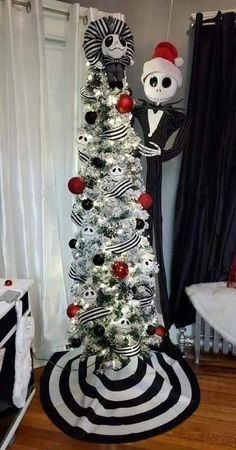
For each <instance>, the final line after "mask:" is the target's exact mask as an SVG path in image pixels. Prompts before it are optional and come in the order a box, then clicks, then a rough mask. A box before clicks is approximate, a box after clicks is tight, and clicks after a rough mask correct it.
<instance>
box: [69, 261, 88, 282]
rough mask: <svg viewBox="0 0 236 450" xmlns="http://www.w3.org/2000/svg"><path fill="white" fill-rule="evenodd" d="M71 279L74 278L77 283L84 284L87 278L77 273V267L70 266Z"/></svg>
mask: <svg viewBox="0 0 236 450" xmlns="http://www.w3.org/2000/svg"><path fill="white" fill-rule="evenodd" d="M68 275H69V277H70V278H72V279H73V280H75V281H80V282H81V283H84V282H85V281H86V280H87V278H86V277H85V276H84V275H80V274H78V273H77V272H76V269H75V267H74V266H73V263H72V265H71V266H70V271H69V274H68Z"/></svg>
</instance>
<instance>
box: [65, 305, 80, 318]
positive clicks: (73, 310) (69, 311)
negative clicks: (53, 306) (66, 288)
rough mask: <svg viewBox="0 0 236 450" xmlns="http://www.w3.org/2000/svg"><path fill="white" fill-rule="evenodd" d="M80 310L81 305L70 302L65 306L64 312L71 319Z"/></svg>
mask: <svg viewBox="0 0 236 450" xmlns="http://www.w3.org/2000/svg"><path fill="white" fill-rule="evenodd" d="M80 310H81V306H79V305H75V304H74V303H71V304H70V305H69V306H68V307H67V310H66V314H67V316H68V317H69V318H70V319H72V318H73V317H75V316H76V314H78V313H79V312H80Z"/></svg>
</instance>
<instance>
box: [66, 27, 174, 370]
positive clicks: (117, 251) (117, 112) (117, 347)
mask: <svg viewBox="0 0 236 450" xmlns="http://www.w3.org/2000/svg"><path fill="white" fill-rule="evenodd" d="M97 22H99V21H97ZM118 22H120V21H118ZM106 23H108V22H106ZM111 23H113V25H114V27H115V24H116V23H117V21H116V22H115V21H113V19H112V21H111ZM122 24H123V25H124V23H123V22H122ZM125 25H126V24H125ZM121 34H122V33H121ZM127 35H128V34H127V30H126V37H127ZM111 36H113V38H112V39H113V40H114V36H115V34H112V35H111ZM87 38H88V39H87V41H88V42H90V40H89V35H88V37H87ZM113 42H114V41H113ZM128 42H130V49H133V47H132V45H131V44H132V39H131V38H130V40H128ZM85 46H86V37H85ZM109 46H110V47H111V38H110V40H109ZM85 50H86V48H85ZM104 53H105V52H104ZM126 53H127V42H126ZM130 53H131V51H130ZM129 55H130V54H129ZM106 57H108V56H106ZM100 59H101V57H100ZM88 65H89V69H88V77H87V82H86V85H85V86H84V87H83V88H82V89H81V98H82V99H83V102H84V113H85V121H86V125H85V126H84V128H83V129H80V130H79V132H78V136H77V139H76V147H77V150H78V157H79V160H80V170H79V174H78V175H77V176H75V177H73V178H71V179H70V181H69V183H68V188H69V190H70V192H71V193H72V194H74V195H75V204H74V206H73V209H72V215H71V218H72V221H73V222H74V223H75V224H76V227H77V231H76V234H75V238H74V239H71V241H70V242H69V245H70V247H71V249H72V255H73V262H72V264H71V267H70V271H69V276H70V277H71V278H72V279H73V280H74V284H73V286H72V289H71V292H72V303H71V304H70V305H69V306H68V309H67V314H68V316H69V318H70V319H71V324H70V337H69V345H70V346H72V347H78V346H80V345H81V346H82V348H83V355H82V356H81V358H84V359H86V358H88V357H89V356H91V355H96V356H97V361H98V363H97V368H98V370H99V371H103V370H104V369H105V368H113V369H120V368H122V367H124V366H125V365H126V364H127V363H128V361H129V358H130V357H132V356H134V355H137V354H140V355H142V356H143V357H148V356H149V354H150V351H151V349H155V350H156V349H158V347H159V345H160V343H161V341H162V338H163V336H164V334H165V329H164V327H163V326H162V325H161V324H160V323H159V320H158V316H157V313H156V309H155V305H154V297H155V274H156V273H157V272H158V263H157V262H156V260H155V256H154V254H153V251H152V248H151V246H150V244H149V241H148V219H149V214H148V212H147V210H148V209H149V208H150V207H151V206H152V198H151V196H150V195H149V194H148V193H146V192H145V187H144V183H143V180H142V177H141V170H142V167H141V163H140V159H139V157H140V153H139V148H140V139H139V137H138V136H137V135H136V133H135V131H134V130H133V128H132V127H131V120H132V108H133V106H134V101H133V99H132V95H131V91H130V89H129V87H128V84H127V82H126V81H122V82H121V81H120V80H118V81H117V80H116V77H115V76H114V79H113V80H112V79H111V74H108V73H107V69H106V68H104V67H103V68H102V69H98V68H97V67H94V65H93V66H92V65H90V64H89V63H88ZM103 65H104V61H103ZM113 75H114V73H113Z"/></svg>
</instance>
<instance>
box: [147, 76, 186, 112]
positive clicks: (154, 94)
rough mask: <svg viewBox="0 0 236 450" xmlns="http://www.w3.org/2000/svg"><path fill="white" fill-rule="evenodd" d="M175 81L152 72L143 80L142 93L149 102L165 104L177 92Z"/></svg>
mask: <svg viewBox="0 0 236 450" xmlns="http://www.w3.org/2000/svg"><path fill="white" fill-rule="evenodd" d="M177 87H178V86H177V81H176V80H175V79H174V78H171V77H169V76H168V75H166V74H164V73H161V72H152V73H150V74H149V75H148V76H147V77H146V78H145V80H144V92H145V95H146V96H147V98H148V99H149V100H151V101H152V102H155V103H157V105H159V103H162V102H167V101H168V100H169V99H170V98H171V97H173V96H174V95H175V93H176V91H177Z"/></svg>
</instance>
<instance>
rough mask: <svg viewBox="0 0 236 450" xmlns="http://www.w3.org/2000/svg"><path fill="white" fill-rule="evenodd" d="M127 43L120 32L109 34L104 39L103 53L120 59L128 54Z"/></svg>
mask: <svg viewBox="0 0 236 450" xmlns="http://www.w3.org/2000/svg"><path fill="white" fill-rule="evenodd" d="M126 51H127V44H126V41H125V39H124V38H123V37H121V36H120V35H119V34H109V35H108V36H106V37H105V38H104V39H103V42H102V53H103V55H105V56H111V57H112V58H113V59H120V58H121V57H122V56H124V55H125V54H126Z"/></svg>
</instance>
